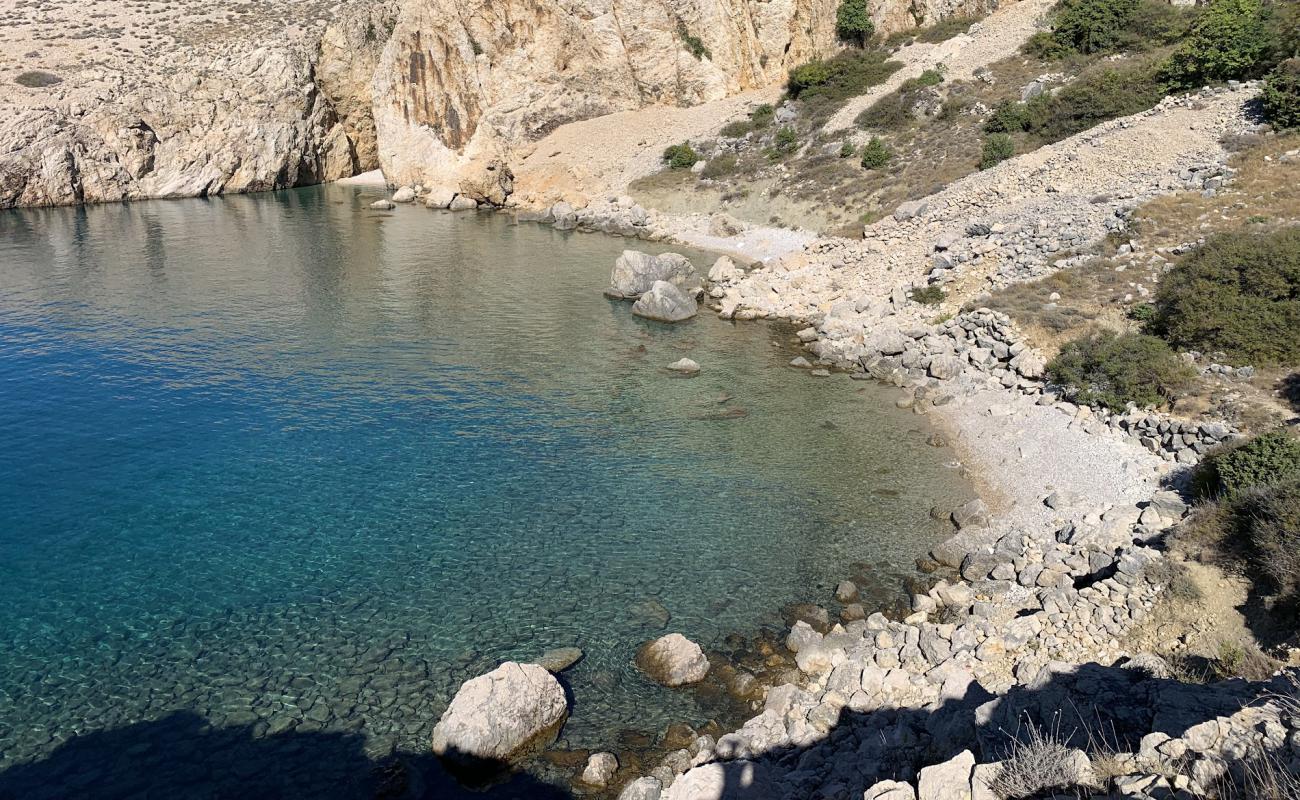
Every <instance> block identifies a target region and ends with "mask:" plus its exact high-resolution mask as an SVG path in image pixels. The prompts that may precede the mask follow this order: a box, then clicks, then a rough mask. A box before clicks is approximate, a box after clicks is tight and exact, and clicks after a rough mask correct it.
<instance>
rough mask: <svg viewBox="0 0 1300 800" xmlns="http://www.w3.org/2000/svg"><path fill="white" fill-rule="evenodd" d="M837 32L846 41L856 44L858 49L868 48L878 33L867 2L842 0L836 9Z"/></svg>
mask: <svg viewBox="0 0 1300 800" xmlns="http://www.w3.org/2000/svg"><path fill="white" fill-rule="evenodd" d="M835 32H836V33H837V34H839V37H840V38H841V39H843V40H845V41H849V42H856V43H857V45H858V47H864V46H866V43H867V40H868V39H870V38H871V36H872V34H874V33H875V32H876V26H875V23H873V22H872V21H871V11H870V9H868V8H867V0H840V5H839V7H838V8H837V9H835Z"/></svg>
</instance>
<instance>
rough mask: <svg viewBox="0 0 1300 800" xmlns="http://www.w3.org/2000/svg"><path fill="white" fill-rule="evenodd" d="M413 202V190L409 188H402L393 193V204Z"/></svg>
mask: <svg viewBox="0 0 1300 800" xmlns="http://www.w3.org/2000/svg"><path fill="white" fill-rule="evenodd" d="M414 201H415V190H414V189H412V188H411V187H409V186H403V187H401V188H399V189H398V190H397V191H395V192H393V202H394V203H411V202H414Z"/></svg>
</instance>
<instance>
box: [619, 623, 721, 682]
mask: <svg viewBox="0 0 1300 800" xmlns="http://www.w3.org/2000/svg"><path fill="white" fill-rule="evenodd" d="M636 665H637V666H638V667H640V669H641V671H642V672H644V673H645V674H646V675H648V676H650V678H651V679H653V680H654V681H656V682H658V683H662V684H663V685H664V686H685V685H686V684H688V683H699V682H700V681H702V680H704V676H705V675H707V674H709V659H708V658H707V657H705V655H704V651H703V650H701V649H700V646H699V645H698V644H696V643H695V642H692V641H691V640H690V639H687V638H686V637H685V636H682V635H681V634H680V633H670V634H668V635H667V636H661V637H659V638H658V639H655V640H654V641H653V642H647V643H646V644H644V645H642V646H641V649H640V650H638V651H637V654H636Z"/></svg>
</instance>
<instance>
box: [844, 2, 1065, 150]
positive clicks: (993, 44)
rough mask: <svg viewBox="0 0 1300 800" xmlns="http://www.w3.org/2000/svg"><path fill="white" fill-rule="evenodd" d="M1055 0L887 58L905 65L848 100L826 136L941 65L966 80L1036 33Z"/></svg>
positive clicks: (1010, 8)
mask: <svg viewBox="0 0 1300 800" xmlns="http://www.w3.org/2000/svg"><path fill="white" fill-rule="evenodd" d="M1054 4H1055V0H1020V2H1018V3H1012V4H1010V5H1007V6H1004V7H1002V8H1000V9H999V10H997V11H995V12H993V14H991V15H990V16H989V17H988V18H987V19H985V20H983V21H982V22H981V23H979V27H978V28H977V29H976V31H975V32H974V33H973V34H962V35H960V36H956V37H953V38H952V39H949V40H948V41H946V42H940V43H939V44H925V43H919V42H918V43H916V44H913V45H911V46H909V47H904V48H903V49H901V50H899V51H898V52H897V53H895V54H894V55H893V56H891V58H893V59H894V60H896V61H901V62H903V64H904V66H903V68H902V69H900V70H899V71H898V72H895V73H894V74H893V75H891V76H890V77H889V80H887V81H885V82H884V83H883V84H881V85H880V86H877V87H875V88H874V89H872V90H871V91H870V92H867V93H866V94H864V95H862V96H860V97H855V98H853V99H852V100H850V101H849V102H848V103H847V104H846V105H845V106H844V107H843V108H841V109H840V110H839V111H837V112H836V113H835V116H833V117H831V118H830V121H828V122H827V123H826V125H825V126H824V127H823V128H822V130H823V131H824V132H826V133H831V132H833V131H839V130H844V129H845V128H851V127H853V121H854V120H855V119H857V118H858V115H859V114H861V113H862V112H863V111H866V110H867V109H868V108H870V107H871V104H872V103H875V102H876V101H877V100H879V99H880V98H882V97H884V96H885V95H887V94H889V93H890V92H893V91H894V90H896V89H897V88H898V87H899V86H901V85H902V84H903V81H906V80H907V79H908V78H915V77H917V76H918V75H920V74H921V73H922V72H924V71H926V70H927V69H930V68H931V67H934V66H936V65H938V64H942V65H943V66H944V69H945V73H944V74H945V75H946V76H947V77H948V79H949V80H967V79H969V78H971V77H972V76H973V75H974V74H975V71H976V70H978V69H979V68H981V67H985V66H988V65H989V64H992V63H994V62H995V61H1001V60H1002V59H1004V58H1006V57H1007V56H1010V55H1014V54H1015V53H1016V51H1018V50H1019V49H1020V46H1021V45H1022V44H1024V43H1025V40H1026V39H1028V38H1029V37H1030V36H1032V35H1033V34H1034V31H1036V30H1037V29H1038V23H1039V20H1040V19H1041V18H1042V16H1043V15H1044V14H1045V13H1047V10H1048V9H1049V8H1051V7H1052V6H1053V5H1054Z"/></svg>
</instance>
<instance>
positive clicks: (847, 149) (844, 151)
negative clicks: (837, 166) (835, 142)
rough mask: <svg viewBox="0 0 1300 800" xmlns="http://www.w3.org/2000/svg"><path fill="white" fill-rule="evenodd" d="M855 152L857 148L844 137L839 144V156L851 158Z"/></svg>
mask: <svg viewBox="0 0 1300 800" xmlns="http://www.w3.org/2000/svg"><path fill="white" fill-rule="evenodd" d="M857 152H858V149H857V148H856V147H854V146H853V142H850V141H849V140H848V139H845V140H844V143H843V144H841V145H840V158H853V156H854V154H855V153H857Z"/></svg>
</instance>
